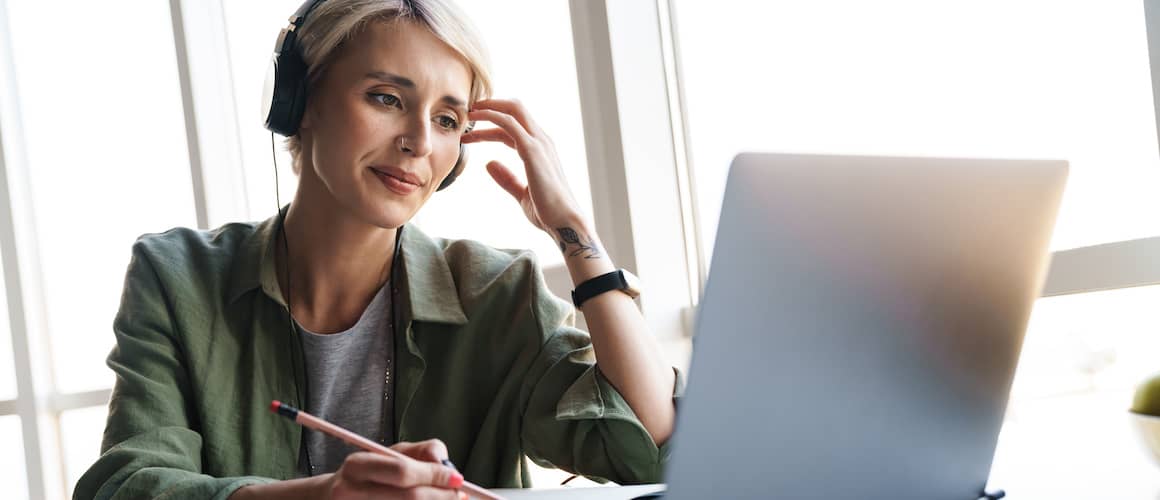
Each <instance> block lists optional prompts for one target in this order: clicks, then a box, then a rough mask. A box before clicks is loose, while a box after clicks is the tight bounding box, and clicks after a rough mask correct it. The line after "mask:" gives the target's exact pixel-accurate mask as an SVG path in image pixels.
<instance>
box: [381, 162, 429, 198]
mask: <svg viewBox="0 0 1160 500" xmlns="http://www.w3.org/2000/svg"><path fill="white" fill-rule="evenodd" d="M371 172H374V174H375V177H378V178H379V181H380V182H382V183H383V185H384V186H386V187H387V189H390V190H391V191H394V192H395V193H398V194H400V195H403V196H406V195H409V194H411V193H414V192H415V190H416V189H419V185H418V184H412V183H410V182H407V181H404V180H403V179H400V178H398V177H395V176H392V175H390V174H387V173H386V172H383V171H381V170H376V169H373V168H372V169H371Z"/></svg>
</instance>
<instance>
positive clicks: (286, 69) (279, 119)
mask: <svg viewBox="0 0 1160 500" xmlns="http://www.w3.org/2000/svg"><path fill="white" fill-rule="evenodd" d="M294 43H295V35H294V33H292V32H291V33H287V34H284V35H283V37H282V43H281V45H282V49H281V50H280V51H279V52H278V53H277V54H276V55H275V57H274V59H273V60H272V61H271V63H270V64H271V67H270V70H269V71H268V72H267V74H266V93H268V95H267V96H264V97H265V99H266V101H265V102H264V103H263V104H264V105H265V106H266V108H267V111H266V117H265V118H266V128H267V129H269V130H270V131H272V132H277V133H279V134H281V135H283V136H286V137H290V136H292V135H294V134H297V133H298V125H299V124H300V123H301V122H302V114H303V113H304V112H305V110H306V89H307V85H306V61H304V60H303V59H302V55H301V54H299V53H298V50H296V48H294V46H293V44H294Z"/></svg>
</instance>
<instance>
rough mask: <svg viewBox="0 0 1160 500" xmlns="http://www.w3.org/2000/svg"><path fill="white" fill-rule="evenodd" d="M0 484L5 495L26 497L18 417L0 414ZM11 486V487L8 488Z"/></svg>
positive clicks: (21, 439)
mask: <svg viewBox="0 0 1160 500" xmlns="http://www.w3.org/2000/svg"><path fill="white" fill-rule="evenodd" d="M0 442H2V443H4V446H2V447H0V484H3V485H4V487H5V489H6V491H5V495H12V498H28V489H27V488H26V487H25V482H24V444H23V443H24V439H23V438H22V437H21V436H20V417H17V416H15V415H4V416H0ZM9 488H11V489H9Z"/></svg>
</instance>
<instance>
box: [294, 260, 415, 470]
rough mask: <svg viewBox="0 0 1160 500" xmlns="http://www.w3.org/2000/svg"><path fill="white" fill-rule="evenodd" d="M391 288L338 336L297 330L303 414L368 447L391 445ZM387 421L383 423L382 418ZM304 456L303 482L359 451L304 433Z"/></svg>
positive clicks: (335, 467)
mask: <svg viewBox="0 0 1160 500" xmlns="http://www.w3.org/2000/svg"><path fill="white" fill-rule="evenodd" d="M390 287H391V285H390V282H389V281H388V282H387V283H386V284H385V285H384V286H383V288H382V289H380V290H379V292H378V293H377V294H376V295H375V298H374V299H372V300H371V303H370V305H368V306H367V308H366V310H365V311H363V313H362V316H361V317H359V319H358V322H356V323H355V324H354V326H352V327H350V329H348V330H346V331H342V332H338V333H332V334H327V335H319V334H316V333H313V332H310V331H308V330H306V329H305V328H302V327H301V326H300V325H297V323H295V325H296V326H297V327H298V332H299V335H300V336H301V338H302V346H303V353H304V354H305V359H306V380H307V381H308V382H307V395H306V411H307V412H309V413H310V414H312V415H314V416H317V417H319V418H322V419H324V420H326V421H329V422H331V423H334V424H336V425H338V426H340V427H343V428H345V429H349V430H351V431H353V432H354V433H356V434H359V435H361V436H363V437H366V438H368V439H370V440H372V441H376V442H380V443H384V444H387V445H390V444H391V443H393V441H394V436H393V432H392V427H393V422H392V421H391V419H390V416H391V414H392V413H391V412H392V411H393V407H394V405H393V401H392V399H393V398H392V397H389V396H390V392H389V391H390V389H391V384H392V379H393V378H394V376H393V374H392V372H391V364H392V363H391V362H392V357H393V355H394V339H393V334H392V328H391V294H390ZM384 417H386V418H384ZM303 432H304V434H303V436H304V437H305V444H306V447H305V450H308V452H309V454H310V464H311V465H312V466H313V470H312V471H311V470H308V466H307V464H306V454H305V453H302V454H301V456H300V457H299V469H300V471H299V472H300V473H301V474H302V475H304V476H309V475H317V474H325V473H327V472H334V471H336V470H338V468H339V467H340V466H341V465H342V462H343V460H344V459H345V458H346V456H347V455H349V454H350V453H352V452H354V451H358V449H357V448H355V447H353V446H350V445H348V444H346V443H344V442H342V441H340V440H338V439H337V438H333V437H330V436H327V435H325V434H323V433H321V432H317V431H313V430H309V429H304V430H303Z"/></svg>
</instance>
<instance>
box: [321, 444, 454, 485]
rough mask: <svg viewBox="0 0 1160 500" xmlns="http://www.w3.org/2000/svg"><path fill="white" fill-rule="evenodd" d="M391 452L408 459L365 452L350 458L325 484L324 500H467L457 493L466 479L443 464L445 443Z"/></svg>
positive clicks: (405, 446) (397, 448)
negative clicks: (365, 499) (383, 499)
mask: <svg viewBox="0 0 1160 500" xmlns="http://www.w3.org/2000/svg"><path fill="white" fill-rule="evenodd" d="M391 449H392V450H395V451H398V452H400V453H402V454H403V455H406V456H405V457H402V458H397V457H389V456H386V455H380V454H378V453H371V452H366V451H362V452H356V453H351V454H350V455H348V456H347V457H346V460H344V461H343V462H342V466H341V467H339V468H338V471H337V472H335V473H334V474H332V475H331V476H330V478H329V479H328V480H327V481H326V484H325V486H324V492H323V493H324V496H323V498H329V499H331V500H355V499H364V498H368V499H369V498H400V499H403V498H405V499H416V500H418V499H424V500H426V499H433V500H456V499H460V498H467V495H466V494H465V493H461V492H459V491H457V490H458V488H460V487H461V486H463V475H462V474H460V473H458V472H456V471H455V470H454V469H452V468H450V467H447V466H445V465H443V464H442V463H440V462H442V461H443V460H444V459H446V458H447V447H446V446H445V445H444V444H443V442H441V441H439V440H437V439H432V440H429V441H423V442H419V443H398V444H396V445H394V446H391Z"/></svg>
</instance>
